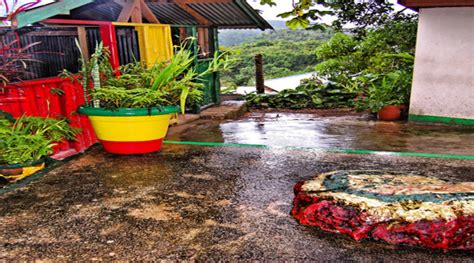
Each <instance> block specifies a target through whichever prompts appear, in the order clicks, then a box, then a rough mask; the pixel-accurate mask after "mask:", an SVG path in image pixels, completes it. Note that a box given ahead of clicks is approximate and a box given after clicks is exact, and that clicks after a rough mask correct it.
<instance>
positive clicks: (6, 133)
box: [0, 111, 79, 181]
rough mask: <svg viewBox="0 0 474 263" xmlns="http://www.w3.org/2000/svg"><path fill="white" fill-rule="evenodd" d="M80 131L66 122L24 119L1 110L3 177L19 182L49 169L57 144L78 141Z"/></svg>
mask: <svg viewBox="0 0 474 263" xmlns="http://www.w3.org/2000/svg"><path fill="white" fill-rule="evenodd" d="M78 133H79V129H77V128H73V127H71V126H69V124H68V123H67V121H66V120H57V119H53V118H41V117H27V116H22V117H20V118H18V119H16V120H15V119H14V118H13V117H12V116H11V115H9V114H8V113H5V112H1V111H0V176H1V177H2V178H5V179H7V180H9V181H15V180H19V179H22V178H24V177H26V176H29V175H31V174H33V173H35V172H37V171H39V170H41V169H43V168H44V167H45V160H46V157H47V156H48V155H49V154H51V153H52V152H53V148H54V146H55V145H56V143H58V142H60V141H63V140H65V139H66V140H74V139H75V137H76V135H77V134H78Z"/></svg>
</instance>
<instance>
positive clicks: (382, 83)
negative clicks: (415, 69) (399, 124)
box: [358, 70, 412, 121]
mask: <svg viewBox="0 0 474 263" xmlns="http://www.w3.org/2000/svg"><path fill="white" fill-rule="evenodd" d="M411 78H412V76H411V72H410V71H404V70H396V71H391V72H388V73H382V74H367V75H364V76H361V77H359V78H358V81H359V82H360V83H367V84H368V88H367V89H366V91H365V93H366V95H365V97H364V98H362V99H360V100H359V101H358V104H359V108H366V109H369V110H370V111H371V112H373V113H377V117H378V119H379V120H384V121H394V120H399V119H400V118H401V112H402V110H403V108H404V107H405V105H406V104H407V103H408V102H409V99H410V87H411Z"/></svg>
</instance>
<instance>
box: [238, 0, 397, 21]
mask: <svg viewBox="0 0 474 263" xmlns="http://www.w3.org/2000/svg"><path fill="white" fill-rule="evenodd" d="M247 2H248V3H249V4H250V5H251V6H252V7H253V8H255V9H258V10H261V11H263V13H262V16H263V18H265V19H266V20H282V19H281V18H280V17H277V15H278V14H280V13H283V12H287V11H290V10H291V9H292V6H291V4H292V1H291V0H275V2H276V4H277V5H276V6H272V7H270V6H268V5H264V6H261V5H260V0H247ZM390 2H392V3H396V2H397V0H390ZM395 8H396V10H401V9H403V8H404V7H403V6H401V5H399V4H396V5H395ZM324 20H325V21H324V22H329V21H331V18H330V17H326V18H325V19H324Z"/></svg>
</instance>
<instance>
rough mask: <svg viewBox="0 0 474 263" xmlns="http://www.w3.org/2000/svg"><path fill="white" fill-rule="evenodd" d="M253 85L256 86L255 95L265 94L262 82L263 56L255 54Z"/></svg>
mask: <svg viewBox="0 0 474 263" xmlns="http://www.w3.org/2000/svg"><path fill="white" fill-rule="evenodd" d="M255 84H256V86H257V93H258V94H263V93H265V82H264V80H263V56H262V54H257V55H256V56H255Z"/></svg>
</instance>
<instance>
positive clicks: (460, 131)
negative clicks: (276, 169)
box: [168, 113, 474, 155]
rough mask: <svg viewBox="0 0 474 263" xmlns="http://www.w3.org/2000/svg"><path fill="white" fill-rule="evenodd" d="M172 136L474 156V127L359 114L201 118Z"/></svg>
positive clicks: (264, 143)
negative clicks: (378, 118)
mask: <svg viewBox="0 0 474 263" xmlns="http://www.w3.org/2000/svg"><path fill="white" fill-rule="evenodd" d="M168 139H169V140H184V141H205V142H225V143H240V144H262V145H268V146H293V147H314V148H339V149H364V150H375V151H396V152H424V153H439V154H462V155H473V154H474V152H473V149H474V128H472V127H461V126H452V127H451V126H445V125H421V124H414V123H407V122H381V121H373V120H367V119H366V118H363V117H360V116H335V117H321V116H318V115H315V114H302V113H298V114H295V113H250V114H248V115H247V116H246V117H244V118H241V119H239V120H230V121H224V122H218V121H207V120H206V121H199V122H197V123H195V124H193V125H191V126H190V128H189V129H187V130H186V131H184V132H182V133H181V134H180V135H179V136H174V135H173V134H171V135H170V136H168Z"/></svg>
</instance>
